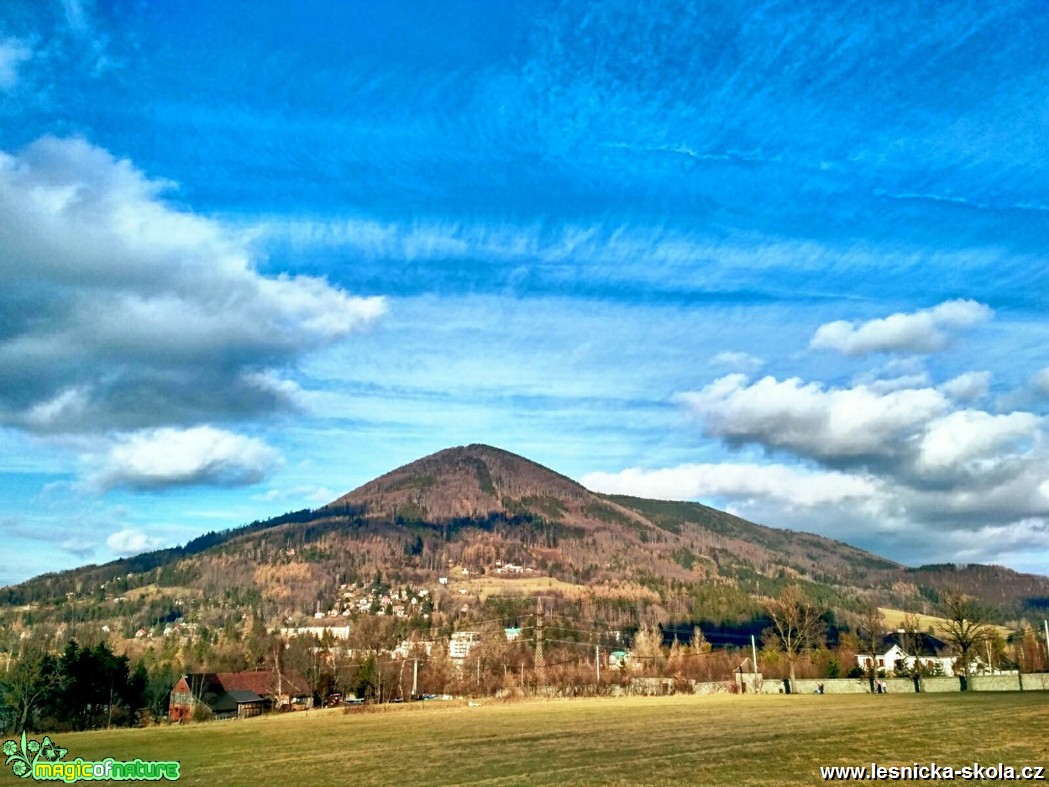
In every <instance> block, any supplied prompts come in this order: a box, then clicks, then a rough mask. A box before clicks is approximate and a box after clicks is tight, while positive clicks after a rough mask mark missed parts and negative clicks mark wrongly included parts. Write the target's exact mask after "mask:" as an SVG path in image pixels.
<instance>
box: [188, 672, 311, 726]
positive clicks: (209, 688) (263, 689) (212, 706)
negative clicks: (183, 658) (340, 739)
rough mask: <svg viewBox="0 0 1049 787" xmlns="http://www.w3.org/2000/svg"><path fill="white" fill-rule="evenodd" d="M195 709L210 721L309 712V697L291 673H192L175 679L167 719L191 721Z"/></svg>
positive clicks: (298, 677) (299, 678)
mask: <svg viewBox="0 0 1049 787" xmlns="http://www.w3.org/2000/svg"><path fill="white" fill-rule="evenodd" d="M198 705H204V706H206V707H207V708H208V709H209V710H210V712H211V716H212V718H216V719H229V718H238V719H243V718H248V717H251V716H259V715H261V714H263V713H266V712H268V711H271V710H281V709H293V708H310V707H312V706H313V693H312V692H311V691H310V689H309V685H308V684H307V683H306V681H305V680H304V679H303V677H302V676H301V675H300V674H299V673H297V672H294V671H285V672H279V673H278V672H276V671H273V670H249V671H246V672H193V673H187V674H184V675H182V676H181V677H179V679H178V681H177V682H176V683H175V685H174V687H172V689H171V695H170V696H169V698H168V719H170V720H171V721H175V722H182V721H184V720H187V719H192V718H193V712H194V710H195V709H196V707H197V706H198Z"/></svg>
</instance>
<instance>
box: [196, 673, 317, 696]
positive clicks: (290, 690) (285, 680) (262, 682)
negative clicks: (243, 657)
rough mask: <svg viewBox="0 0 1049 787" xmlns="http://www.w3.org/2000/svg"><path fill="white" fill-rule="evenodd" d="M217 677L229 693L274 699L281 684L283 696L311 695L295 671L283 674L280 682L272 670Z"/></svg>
mask: <svg viewBox="0 0 1049 787" xmlns="http://www.w3.org/2000/svg"><path fill="white" fill-rule="evenodd" d="M215 677H216V678H217V679H218V682H219V683H220V684H222V688H223V689H225V690H226V691H229V692H234V691H248V692H254V693H255V694H258V695H259V696H260V697H272V696H274V695H275V694H276V693H277V685H278V683H279V684H280V688H281V692H282V693H283V694H287V695H296V696H301V695H305V694H309V693H310V689H309V686H308V684H307V683H306V681H305V680H304V679H303V677H302V675H300V674H299V673H297V672H294V671H288V672H282V673H281V675H280V679H279V680H278V678H277V674H276V673H275V672H273V671H272V670H251V671H248V672H218V673H216V674H215Z"/></svg>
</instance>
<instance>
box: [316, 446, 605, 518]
mask: <svg viewBox="0 0 1049 787" xmlns="http://www.w3.org/2000/svg"><path fill="white" fill-rule="evenodd" d="M589 494H590V493H589V492H588V491H587V490H586V488H585V487H583V486H582V485H580V484H578V483H576V482H575V481H573V480H572V479H570V478H568V477H566V476H563V475H561V474H560V473H556V472H554V471H553V470H550V469H549V468H546V467H543V466H542V465H540V464H537V463H535V462H533V461H531V460H529V459H525V458H524V457H522V456H518V455H517V454H514V453H511V452H509V451H505V450H503V449H501V448H495V447H494V446H490V445H483V444H476V443H475V444H472V445H467V446H456V447H454V448H446V449H444V450H443V451H438V452H437V453H434V454H430V455H429V456H424V457H423V458H422V459H417V460H415V461H414V462H410V463H408V464H406V465H404V466H402V467H398V468H397V469H396V470H392V471H390V472H389V473H386V474H385V475H382V476H379V477H378V478H376V479H375V480H373V481H369V482H368V483H366V484H364V485H363V486H360V487H358V488H357V489H354V490H353V491H352V492H350V493H349V494H346V495H343V496H342V497H340V498H339V499H338V500H336V501H334V502H333V503H331V504H330V505H329V506H328V507H329V508H335V507H339V506H363V507H364V509H365V510H366V511H367V513H368V514H369V515H370V516H371V515H387V516H397V515H401V516H405V517H408V518H414V519H426V520H428V521H442V520H450V519H456V518H458V517H470V516H484V515H487V514H490V513H503V512H506V511H507V504H508V503H510V501H519V500H522V499H525V498H537V499H542V498H553V499H557V500H564V499H567V498H580V497H584V496H589Z"/></svg>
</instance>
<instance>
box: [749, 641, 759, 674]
mask: <svg viewBox="0 0 1049 787" xmlns="http://www.w3.org/2000/svg"><path fill="white" fill-rule="evenodd" d="M750 656H751V660H752V661H753V662H754V681H755V685H757V679H758V646H757V645H756V644H754V635H753V634H751V635H750Z"/></svg>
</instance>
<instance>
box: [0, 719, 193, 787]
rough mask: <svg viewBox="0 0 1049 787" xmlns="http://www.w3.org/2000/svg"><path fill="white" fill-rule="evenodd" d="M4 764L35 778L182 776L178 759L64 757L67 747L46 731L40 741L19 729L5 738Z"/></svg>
mask: <svg viewBox="0 0 1049 787" xmlns="http://www.w3.org/2000/svg"><path fill="white" fill-rule="evenodd" d="M3 752H4V757H5V759H4V765H10V766H11V771H12V772H13V773H14V775H15V776H18V777H20V778H23V779H28V778H32V779H36V780H37V781H63V782H66V783H67V784H71V783H73V782H79V781H113V782H124V781H160V780H161V779H167V780H168V781H177V780H178V779H179V777H180V776H181V773H180V763H179V762H178V761H172V760H161V761H156V760H140V759H134V760H127V761H124V760H114V759H113V758H112V757H107V758H106V759H104V760H100V761H93V760H85V759H83V758H82V757H77V758H76V759H75V760H68V761H67V760H66V759H65V756H66V754H68V753H69V750H68V749H63V748H62V747H60V746H59V745H58V744H57V743H56V742H55V741H53V740H51V738H50V737H48V736H47V735H45V736H44V739H43V740H42V741H37V740H29V739H28V738H27V737H26V734H25V733H24V732H23V733H22V738H21V740H18V741H13V740H8V741H4V748H3Z"/></svg>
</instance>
